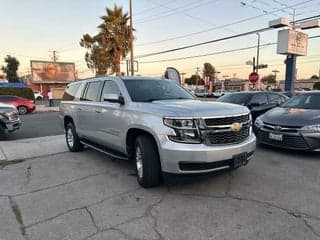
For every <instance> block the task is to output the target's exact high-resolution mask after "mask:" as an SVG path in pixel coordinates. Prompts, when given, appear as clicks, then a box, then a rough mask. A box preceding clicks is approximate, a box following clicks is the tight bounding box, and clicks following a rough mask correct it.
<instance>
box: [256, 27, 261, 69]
mask: <svg viewBox="0 0 320 240" xmlns="http://www.w3.org/2000/svg"><path fill="white" fill-rule="evenodd" d="M257 35H258V45H257V64H256V73H258V69H259V55H260V33H257Z"/></svg>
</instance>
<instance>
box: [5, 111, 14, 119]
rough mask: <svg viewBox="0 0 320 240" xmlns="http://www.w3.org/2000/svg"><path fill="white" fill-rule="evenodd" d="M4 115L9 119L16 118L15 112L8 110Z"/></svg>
mask: <svg viewBox="0 0 320 240" xmlns="http://www.w3.org/2000/svg"><path fill="white" fill-rule="evenodd" d="M4 115H5V116H6V117H7V118H8V120H9V121H14V120H15V119H16V117H15V113H14V112H6V113H5V114H4Z"/></svg>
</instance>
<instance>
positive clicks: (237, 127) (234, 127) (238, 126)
mask: <svg viewBox="0 0 320 240" xmlns="http://www.w3.org/2000/svg"><path fill="white" fill-rule="evenodd" d="M241 129H242V123H237V122H236V123H232V125H231V130H232V131H234V132H239V131H240V130H241Z"/></svg>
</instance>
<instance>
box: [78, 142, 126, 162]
mask: <svg viewBox="0 0 320 240" xmlns="http://www.w3.org/2000/svg"><path fill="white" fill-rule="evenodd" d="M80 142H81V143H82V144H84V145H86V146H88V147H90V148H93V149H94V150H97V151H99V152H102V153H104V154H106V155H108V156H109V157H113V158H117V159H121V160H129V158H128V157H126V156H124V155H121V154H118V153H116V152H114V151H112V150H109V149H107V148H105V147H102V146H101V147H100V146H97V145H95V144H92V143H89V142H87V141H85V140H80Z"/></svg>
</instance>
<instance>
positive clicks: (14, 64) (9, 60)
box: [1, 55, 20, 82]
mask: <svg viewBox="0 0 320 240" xmlns="http://www.w3.org/2000/svg"><path fill="white" fill-rule="evenodd" d="M4 61H5V63H6V66H2V67H1V70H2V71H3V72H4V73H5V74H6V75H7V79H8V81H9V82H19V77H18V74H17V71H18V68H19V65H20V63H19V61H18V60H17V59H16V58H15V57H11V56H10V55H7V57H5V59H4Z"/></svg>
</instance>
